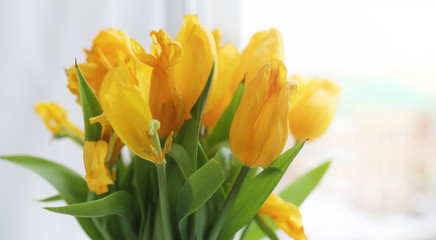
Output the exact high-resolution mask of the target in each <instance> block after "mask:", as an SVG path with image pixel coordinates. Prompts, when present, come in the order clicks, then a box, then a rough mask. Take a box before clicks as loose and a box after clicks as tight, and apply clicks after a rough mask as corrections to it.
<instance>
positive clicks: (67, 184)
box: [1, 156, 102, 239]
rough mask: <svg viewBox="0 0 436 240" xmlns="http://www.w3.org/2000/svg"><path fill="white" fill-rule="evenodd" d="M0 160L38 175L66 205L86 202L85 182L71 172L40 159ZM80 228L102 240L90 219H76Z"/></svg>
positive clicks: (11, 158)
mask: <svg viewBox="0 0 436 240" xmlns="http://www.w3.org/2000/svg"><path fill="white" fill-rule="evenodd" d="M1 158H3V159H5V160H8V161H10V162H13V163H16V164H18V165H21V166H23V167H25V168H27V169H30V170H32V171H33V172H35V173H38V174H39V175H40V176H41V177H43V178H44V179H45V180H47V181H48V182H49V183H50V184H51V185H52V186H53V187H54V188H56V190H57V191H58V192H59V195H60V196H61V197H62V199H64V200H65V202H66V203H67V204H74V203H79V202H84V201H86V198H87V195H88V186H87V185H86V181H85V180H84V179H83V178H82V177H81V176H80V175H79V174H77V173H76V172H74V171H73V170H71V169H69V168H67V167H64V166H62V165H60V164H58V163H54V162H51V161H48V160H45V159H42V158H37V157H31V156H2V157H1ZM77 221H78V222H79V224H80V226H81V227H82V228H83V230H84V231H85V232H86V233H87V234H88V236H89V237H90V238H91V239H102V236H101V233H100V232H99V231H98V230H97V228H96V226H95V224H94V223H93V222H92V221H91V220H90V219H84V218H77Z"/></svg>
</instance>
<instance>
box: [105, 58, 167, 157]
mask: <svg viewBox="0 0 436 240" xmlns="http://www.w3.org/2000/svg"><path fill="white" fill-rule="evenodd" d="M100 104H101V107H102V109H103V112H104V114H105V115H106V117H107V119H108V121H109V123H110V125H111V126H112V128H113V129H114V131H115V132H116V134H117V135H118V136H119V137H120V139H121V140H122V141H123V143H124V144H125V145H127V146H128V147H129V148H130V149H131V150H132V151H133V152H134V153H135V154H136V155H138V156H140V157H142V158H144V159H146V160H149V161H151V162H154V163H158V164H160V163H163V162H164V155H165V151H167V150H168V148H169V146H167V147H166V148H164V150H163V151H162V152H161V151H159V150H160V149H156V148H155V146H156V145H155V144H154V143H153V134H154V133H153V131H152V130H153V129H158V128H159V127H158V126H156V120H152V114H151V110H150V107H149V106H148V100H147V95H146V94H144V92H143V91H141V89H140V88H139V86H138V84H137V82H136V81H135V78H134V76H132V74H131V72H130V71H129V69H128V68H127V66H125V65H124V64H120V65H118V66H116V67H114V68H112V69H111V70H110V71H109V72H108V73H107V74H106V76H105V78H104V81H103V84H102V86H101V90H100ZM158 124H159V122H157V125H158ZM170 141H171V135H170V136H169V137H168V138H167V142H170ZM166 145H167V143H166Z"/></svg>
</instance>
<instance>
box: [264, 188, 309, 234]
mask: <svg viewBox="0 0 436 240" xmlns="http://www.w3.org/2000/svg"><path fill="white" fill-rule="evenodd" d="M258 213H259V214H261V215H267V216H269V217H270V218H271V219H272V220H273V221H274V222H275V224H276V225H277V227H279V228H281V229H282V230H283V231H284V232H285V233H287V234H288V235H289V236H291V237H292V238H294V239H295V240H307V237H306V235H305V234H304V229H303V224H302V221H301V214H300V210H299V209H298V207H297V206H295V205H294V204H292V203H288V202H285V201H283V200H282V199H281V198H280V197H279V196H277V195H275V194H271V195H270V196H269V197H268V199H267V200H266V201H265V203H264V204H263V205H262V207H261V208H260V209H259V211H258Z"/></svg>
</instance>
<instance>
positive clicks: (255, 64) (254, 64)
mask: <svg viewBox="0 0 436 240" xmlns="http://www.w3.org/2000/svg"><path fill="white" fill-rule="evenodd" d="M273 57H274V58H278V59H279V60H282V61H283V60H284V50H283V40H282V35H281V33H280V32H279V31H278V30H277V29H274V28H272V29H270V30H268V31H263V32H258V33H256V34H254V35H253V37H251V40H250V43H249V44H248V46H247V47H246V48H245V50H244V52H242V55H241V61H240V62H239V65H238V67H237V69H236V72H235V74H234V75H233V80H232V81H233V82H236V83H240V82H241V81H242V80H243V79H244V76H245V82H246V84H249V83H250V81H251V80H252V79H253V78H254V76H255V75H256V73H257V70H258V69H260V68H261V67H262V66H263V65H264V64H266V63H270V62H271V60H272V58H273ZM235 89H236V88H235Z"/></svg>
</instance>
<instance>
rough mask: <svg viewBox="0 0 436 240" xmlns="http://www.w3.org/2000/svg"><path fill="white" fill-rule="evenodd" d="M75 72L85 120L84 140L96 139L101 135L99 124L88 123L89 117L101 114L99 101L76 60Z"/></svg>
mask: <svg viewBox="0 0 436 240" xmlns="http://www.w3.org/2000/svg"><path fill="white" fill-rule="evenodd" d="M76 73H77V80H78V83H79V93H80V104H81V105H82V111H83V120H84V121H85V141H98V140H100V135H101V129H102V128H101V125H100V124H91V123H89V119H90V118H93V117H97V116H99V115H101V114H102V113H103V110H101V106H100V103H99V102H98V99H97V97H96V96H95V94H94V91H92V89H91V87H90V86H89V85H88V82H86V80H85V77H84V76H83V74H82V71H80V68H79V67H78V66H77V62H76Z"/></svg>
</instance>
